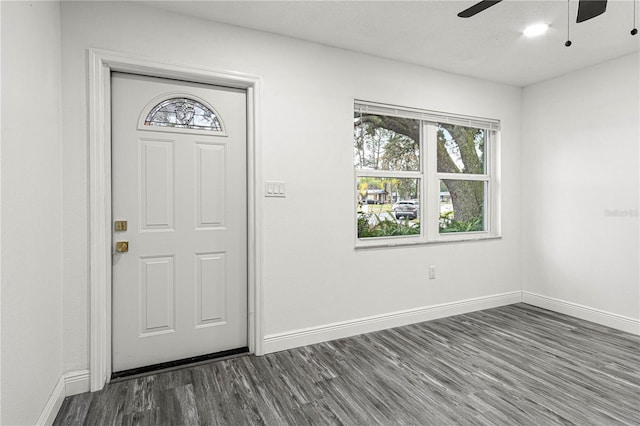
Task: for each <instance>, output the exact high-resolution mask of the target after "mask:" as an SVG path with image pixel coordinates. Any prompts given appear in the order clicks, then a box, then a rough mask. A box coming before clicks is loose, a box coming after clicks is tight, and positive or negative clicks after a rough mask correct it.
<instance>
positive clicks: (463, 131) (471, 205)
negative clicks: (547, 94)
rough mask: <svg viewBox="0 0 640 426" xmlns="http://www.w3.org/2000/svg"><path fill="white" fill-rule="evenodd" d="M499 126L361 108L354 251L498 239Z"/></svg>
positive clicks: (356, 129) (378, 107)
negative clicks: (386, 246) (404, 245)
mask: <svg viewBox="0 0 640 426" xmlns="http://www.w3.org/2000/svg"><path fill="white" fill-rule="evenodd" d="M498 137H499V122H498V121H497V120H489V119H478V118H472V117H463V116H458V115H453V114H442V113H434V112H430V111H422V110H415V109H409V108H397V107H391V106H386V105H380V104H374V103H368V102H360V101H356V103H355V113H354V136H353V147H354V151H353V152H354V154H353V159H354V168H355V205H356V221H355V222H356V241H357V246H380V245H398V244H415V243H426V242H436V241H455V240H469V239H481V238H493V237H496V236H499V221H498V211H497V210H498V208H497V206H498V191H497V189H498V188H497V185H498V183H497V164H496V153H497V150H498Z"/></svg>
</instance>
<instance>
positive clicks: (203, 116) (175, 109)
mask: <svg viewBox="0 0 640 426" xmlns="http://www.w3.org/2000/svg"><path fill="white" fill-rule="evenodd" d="M144 124H145V126H160V127H176V128H179V129H195V130H209V131H213V132H221V131H222V124H221V123H220V120H219V119H218V117H217V116H216V114H215V113H214V112H213V111H212V110H211V109H210V108H208V107H207V106H205V105H203V104H202V103H200V102H198V101H196V100H194V99H190V98H171V99H167V100H165V101H162V102H160V103H159V104H158V105H156V106H155V107H153V109H151V112H149V114H148V115H147V118H146V119H145V120H144Z"/></svg>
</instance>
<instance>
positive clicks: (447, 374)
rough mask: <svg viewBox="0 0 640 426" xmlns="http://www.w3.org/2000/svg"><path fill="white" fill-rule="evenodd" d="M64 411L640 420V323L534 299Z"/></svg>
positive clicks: (229, 421) (218, 419) (90, 418)
mask: <svg viewBox="0 0 640 426" xmlns="http://www.w3.org/2000/svg"><path fill="white" fill-rule="evenodd" d="M55 424H58V425H81V424H86V425H130V424H131V425H134V424H135V425H208V424H221V425H245V424H249V425H253V424H266V425H306V424H311V425H325V424H348V425H395V424H411V425H453V424H465V425H467V424H468V425H555V424H562V425H565V424H576V425H617V424H628V425H640V337H638V336H635V335H631V334H628V333H624V332H621V331H617V330H614V329H610V328H607V327H603V326H600V325H597V324H593V323H590V322H586V321H582V320H578V319H575V318H572V317H568V316H565V315H561V314H557V313H553V312H550V311H546V310H543V309H539V308H535V307H532V306H529V305H525V304H517V305H510V306H505V307H500V308H496V309H489V310H485V311H479V312H474V313H470V314H465V315H458V316H454V317H449V318H444V319H440V320H435V321H429V322H424V323H420V324H415V325H410V326H405V327H399V328H395V329H391V330H385V331H380V332H375V333H370V334H365V335H360V336H356V337H351V338H346V339H340V340H335V341H331V342H327V343H322V344H317V345H312V346H307V347H303V348H298V349H293V350H289V351H283V352H278V353H274V354H270V355H266V356H263V357H254V356H244V357H239V358H233V359H228V360H223V361H217V362H211V363H208V364H203V365H199V366H195V367H190V368H184V369H180V370H176V371H171V372H165V373H158V374H155V375H151V376H146V377H141V378H136V379H130V380H126V381H122V382H118V383H112V384H109V385H107V386H106V387H105V389H104V390H103V391H101V392H96V393H93V394H91V393H87V394H81V395H76V396H73V397H70V398H67V399H66V400H65V401H64V404H63V406H62V408H61V410H60V412H59V414H58V417H57V418H56V423H55Z"/></svg>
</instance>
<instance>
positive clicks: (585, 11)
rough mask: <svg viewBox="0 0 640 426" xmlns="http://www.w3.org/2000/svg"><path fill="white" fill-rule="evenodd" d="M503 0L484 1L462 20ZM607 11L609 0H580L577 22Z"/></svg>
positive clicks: (466, 12) (460, 15) (464, 15)
mask: <svg viewBox="0 0 640 426" xmlns="http://www.w3.org/2000/svg"><path fill="white" fill-rule="evenodd" d="M501 1H502V0H482V1H480V2H478V3H476V4H474V5H473V6H471V7H470V8H468V9H465V10H463V11H462V12H460V13H458V16H459V17H461V18H470V17H472V16H474V15H476V14H478V13H480V12H482V11H484V10H486V9H488V8H490V7H491V6H495V5H496V4H498V3H500V2H501ZM605 10H607V0H579V2H578V17H577V18H576V22H578V23H580V22H584V21H588V20H589V19H591V18H595V17H596V16H598V15H602V14H603V13H604V12H605Z"/></svg>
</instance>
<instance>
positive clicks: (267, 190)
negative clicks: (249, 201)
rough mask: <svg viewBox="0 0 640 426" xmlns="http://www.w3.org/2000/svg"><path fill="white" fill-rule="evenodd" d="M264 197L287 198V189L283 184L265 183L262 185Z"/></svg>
mask: <svg viewBox="0 0 640 426" xmlns="http://www.w3.org/2000/svg"><path fill="white" fill-rule="evenodd" d="M264 196H265V197H280V198H284V197H286V196H287V188H286V185H285V183H284V182H275V181H267V182H265V183H264Z"/></svg>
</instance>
